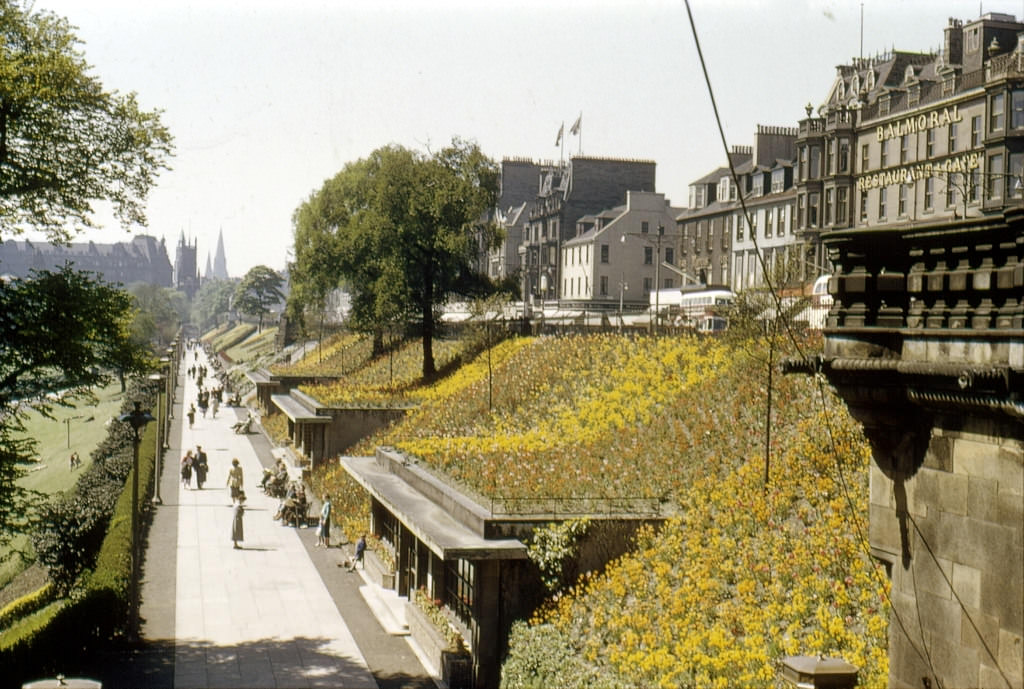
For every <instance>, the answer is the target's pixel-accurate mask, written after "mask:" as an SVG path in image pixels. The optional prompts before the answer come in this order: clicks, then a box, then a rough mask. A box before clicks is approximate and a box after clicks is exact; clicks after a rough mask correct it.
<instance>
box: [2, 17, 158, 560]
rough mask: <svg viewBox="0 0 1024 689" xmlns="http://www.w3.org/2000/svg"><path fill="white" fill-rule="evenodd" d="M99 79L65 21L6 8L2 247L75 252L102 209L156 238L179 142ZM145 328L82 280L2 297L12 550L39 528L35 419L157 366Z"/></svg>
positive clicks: (5, 520) (70, 278)
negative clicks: (149, 213) (162, 183)
mask: <svg viewBox="0 0 1024 689" xmlns="http://www.w3.org/2000/svg"><path fill="white" fill-rule="evenodd" d="M90 70H91V68H90V67H89V65H88V64H86V62H85V58H84V56H83V54H82V52H81V50H80V42H79V40H78V39H77V37H76V36H75V35H74V33H73V32H72V30H71V26H70V24H69V23H68V21H67V20H66V19H63V18H61V17H58V16H56V15H54V14H53V13H50V12H45V11H36V10H35V9H34V4H33V3H31V2H21V1H19V0H0V241H2V240H4V239H6V238H8V237H9V236H11V235H17V234H20V233H21V232H23V231H25V230H29V229H32V230H40V231H43V232H44V233H45V234H46V235H47V236H48V237H49V238H50V239H51V241H54V242H59V241H67V240H69V239H70V238H71V237H72V236H73V234H74V233H75V232H76V231H77V230H78V228H80V227H82V226H92V225H93V224H94V219H93V215H94V208H93V204H96V203H103V204H109V207H110V208H111V210H112V211H113V212H114V214H115V216H116V217H117V218H118V220H119V221H120V222H121V224H122V225H124V226H131V225H132V224H135V223H138V224H144V222H145V214H144V212H143V204H144V202H145V197H146V196H147V194H148V193H149V191H150V190H151V189H152V187H153V185H154V183H155V181H156V175H157V174H158V173H159V172H160V171H161V170H162V169H165V168H166V167H167V159H168V157H169V156H170V155H171V152H172V144H171V136H170V134H169V133H168V131H167V130H166V128H165V127H164V126H163V125H162V124H161V122H160V114H159V113H158V112H147V111H143V110H140V108H139V106H138V103H137V102H136V99H135V96H134V95H133V94H128V95H120V94H118V93H116V92H108V91H106V90H104V88H103V85H102V84H101V83H100V81H99V80H98V79H97V78H96V77H95V76H93V75H92V74H91V73H90ZM2 271H3V268H2V266H0V272H2ZM135 316H136V311H135V310H134V309H133V307H132V299H131V297H130V296H129V295H128V294H127V293H126V292H124V291H122V290H120V289H118V288H115V287H114V286H112V285H109V284H106V283H104V282H102V281H100V280H98V279H96V278H95V276H92V275H90V274H88V273H80V272H75V271H72V270H71V269H70V268H65V269H63V270H60V271H56V272H41V273H38V274H36V275H35V276H33V277H32V278H29V279H24V280H13V281H6V282H2V283H0V542H5V541H7V540H8V539H9V538H10V537H11V536H12V535H13V534H14V533H15V532H18V531H23V530H24V529H25V528H26V526H27V525H28V523H29V521H30V520H31V519H32V518H33V511H32V510H31V509H30V508H31V506H32V502H33V497H34V496H33V494H32V493H31V492H29V491H26V490H25V489H24V488H23V487H22V486H20V484H19V482H18V479H19V478H20V477H21V476H22V475H23V474H24V472H25V470H26V468H27V467H28V466H29V465H31V463H32V462H33V460H32V457H33V456H34V443H33V441H32V439H31V438H26V437H25V435H24V424H23V418H24V417H23V415H24V413H25V411H26V410H27V409H29V408H35V409H38V410H40V411H42V412H43V413H44V414H45V413H48V410H50V409H52V408H53V405H55V404H62V405H64V404H73V403H75V402H76V401H79V400H82V399H88V398H89V396H90V394H91V393H90V390H91V388H92V387H93V386H95V385H99V384H102V383H105V382H106V381H107V380H109V379H110V376H111V375H112V374H113V373H114V372H117V371H124V372H131V371H134V370H138V369H139V368H140V367H145V366H147V365H148V361H149V359H148V358H147V357H146V356H145V354H144V352H142V351H141V350H140V348H139V343H138V342H137V341H133V340H132V338H131V328H132V324H133V323H134V322H135Z"/></svg>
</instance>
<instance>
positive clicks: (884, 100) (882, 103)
mask: <svg viewBox="0 0 1024 689" xmlns="http://www.w3.org/2000/svg"><path fill="white" fill-rule="evenodd" d="M890 98H891V96H889V95H888V94H886V95H884V96H881V97H880V98H879V99H878V114H879V115H883V116H885V115H888V114H889V99H890Z"/></svg>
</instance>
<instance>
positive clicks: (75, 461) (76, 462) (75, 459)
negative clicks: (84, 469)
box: [68, 452, 82, 471]
mask: <svg viewBox="0 0 1024 689" xmlns="http://www.w3.org/2000/svg"><path fill="white" fill-rule="evenodd" d="M68 461H69V463H70V465H71V466H70V469H71V471H74V470H75V469H77V468H78V467H80V466H82V459H81V458H80V457H79V456H78V453H77V452H72V453H71V459H69V460H68Z"/></svg>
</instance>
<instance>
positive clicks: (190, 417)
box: [186, 404, 196, 430]
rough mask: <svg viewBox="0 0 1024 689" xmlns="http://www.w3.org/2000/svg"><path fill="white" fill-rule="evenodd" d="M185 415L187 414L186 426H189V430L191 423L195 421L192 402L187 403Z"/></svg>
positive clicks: (194, 410)
mask: <svg viewBox="0 0 1024 689" xmlns="http://www.w3.org/2000/svg"><path fill="white" fill-rule="evenodd" d="M186 416H188V427H189V430H191V429H192V424H194V423H195V422H196V405H194V404H189V405H188V413H187V414H186Z"/></svg>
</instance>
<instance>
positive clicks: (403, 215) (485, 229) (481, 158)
mask: <svg viewBox="0 0 1024 689" xmlns="http://www.w3.org/2000/svg"><path fill="white" fill-rule="evenodd" d="M498 184H499V169H498V167H497V165H496V164H495V163H494V162H493V161H492V160H490V159H489V158H487V157H486V156H485V155H484V154H483V153H482V152H481V151H480V149H479V147H478V146H477V145H476V144H475V143H469V142H466V141H462V140H460V139H454V140H453V141H452V142H451V144H450V145H449V146H447V147H445V148H444V149H442V150H440V151H438V152H436V153H433V154H422V153H419V152H416V151H412V150H409V149H407V148H403V147H401V146H397V145H391V146H385V147H382V148H379V149H377V150H375V151H374V152H373V153H371V154H370V156H369V157H368V158H366V159H363V160H358V161H356V162H353V163H349V164H348V165H346V166H345V167H344V168H343V169H342V170H341V172H339V173H338V174H337V175H336V176H335V177H333V178H332V179H330V180H328V181H327V182H325V183H324V185H323V187H321V189H320V190H319V191H317V192H316V193H314V194H313V195H312V196H311V197H310V198H309V199H308V200H307V201H306V202H304V203H303V204H302V205H301V206H300V207H299V208H298V209H297V210H296V212H295V215H294V218H293V221H294V233H295V256H296V260H295V270H294V279H293V284H294V285H295V288H296V292H297V295H298V297H301V296H302V295H306V294H309V293H313V294H319V293H320V291H321V290H323V289H326V288H327V287H328V286H331V287H333V286H337V285H339V284H344V285H345V286H346V287H347V288H348V290H349V291H350V293H351V296H352V313H351V320H350V322H351V323H352V325H353V327H356V328H358V329H361V330H364V331H368V332H379V331H380V329H381V328H382V327H384V326H387V325H388V324H392V325H397V324H402V325H404V323H405V322H408V321H414V322H415V323H417V324H418V325H419V327H420V331H421V334H422V336H423V376H424V378H426V379H430V378H432V377H433V376H434V375H435V374H436V369H435V366H434V356H433V344H432V343H433V337H434V335H435V332H436V329H437V310H438V308H439V307H440V306H441V305H443V304H444V302H445V300H446V299H448V297H449V296H450V295H453V294H456V295H462V296H469V295H474V294H478V293H479V292H480V291H481V288H482V284H481V281H480V279H479V276H478V275H477V274H476V273H475V271H474V268H473V265H474V259H475V258H476V255H475V254H476V252H477V251H478V249H479V244H478V238H479V237H480V236H483V238H484V244H485V245H490V244H491V243H493V241H494V240H496V239H497V237H498V234H497V233H498V230H497V228H496V227H495V226H493V225H490V224H486V223H484V222H483V220H482V218H483V217H484V216H485V213H486V211H487V210H489V209H491V208H493V207H494V204H495V203H496V201H497V195H498Z"/></svg>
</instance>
